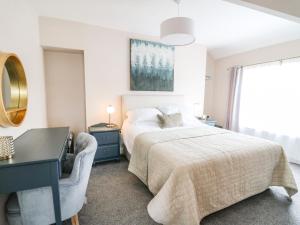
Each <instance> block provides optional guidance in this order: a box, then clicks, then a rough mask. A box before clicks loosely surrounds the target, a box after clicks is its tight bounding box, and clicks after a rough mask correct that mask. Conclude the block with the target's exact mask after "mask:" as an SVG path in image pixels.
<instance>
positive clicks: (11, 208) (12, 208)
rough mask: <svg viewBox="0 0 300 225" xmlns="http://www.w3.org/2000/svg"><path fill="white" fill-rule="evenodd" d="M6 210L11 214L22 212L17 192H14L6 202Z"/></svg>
mask: <svg viewBox="0 0 300 225" xmlns="http://www.w3.org/2000/svg"><path fill="white" fill-rule="evenodd" d="M6 211H7V213H9V214H20V206H19V202H18V196H17V194H16V193H13V194H11V195H10V196H9V198H8V200H7V204H6Z"/></svg>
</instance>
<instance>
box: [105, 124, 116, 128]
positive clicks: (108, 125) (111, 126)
mask: <svg viewBox="0 0 300 225" xmlns="http://www.w3.org/2000/svg"><path fill="white" fill-rule="evenodd" d="M106 127H109V128H113V127H115V124H112V123H108V124H106Z"/></svg>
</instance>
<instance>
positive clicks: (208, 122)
mask: <svg viewBox="0 0 300 225" xmlns="http://www.w3.org/2000/svg"><path fill="white" fill-rule="evenodd" d="M199 120H200V121H201V122H202V123H204V124H206V125H208V126H212V127H215V126H216V124H217V121H215V120H212V119H207V120H202V119H199Z"/></svg>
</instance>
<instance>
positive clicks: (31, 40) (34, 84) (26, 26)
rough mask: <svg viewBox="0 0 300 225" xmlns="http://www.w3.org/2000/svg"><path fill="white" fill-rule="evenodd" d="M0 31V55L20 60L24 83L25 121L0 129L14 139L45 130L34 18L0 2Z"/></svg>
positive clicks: (10, 2)
mask: <svg viewBox="0 0 300 225" xmlns="http://www.w3.org/2000/svg"><path fill="white" fill-rule="evenodd" d="M0 28H1V35H0V51H3V52H15V53H16V54H17V55H18V56H19V57H20V59H21V61H22V63H23V66H24V68H25V71H26V76H27V82H28V94H29V102H28V112H27V116H26V118H25V121H24V122H23V124H22V125H21V126H20V127H17V128H1V127H0V135H12V136H14V137H15V138H16V137H17V136H19V135H20V134H22V133H23V132H24V131H26V130H27V129H30V128H32V127H45V126H46V110H45V93H44V90H45V86H44V76H43V66H42V65H43V63H42V49H41V48H40V45H39V35H38V34H39V33H38V17H37V15H36V14H35V12H34V11H33V10H32V9H31V8H30V7H28V6H27V3H26V2H24V1H22V0H1V7H0ZM5 199H6V197H5V196H3V195H0V209H1V210H0V225H3V224H5V222H4V219H5V216H4V202H5Z"/></svg>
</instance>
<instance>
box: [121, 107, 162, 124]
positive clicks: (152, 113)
mask: <svg viewBox="0 0 300 225" xmlns="http://www.w3.org/2000/svg"><path fill="white" fill-rule="evenodd" d="M157 115H162V113H161V112H160V111H159V110H158V109H156V108H139V109H134V110H130V111H128V112H127V113H126V116H127V120H128V122H129V123H136V122H141V121H154V122H157V123H159V120H158V118H157Z"/></svg>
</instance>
